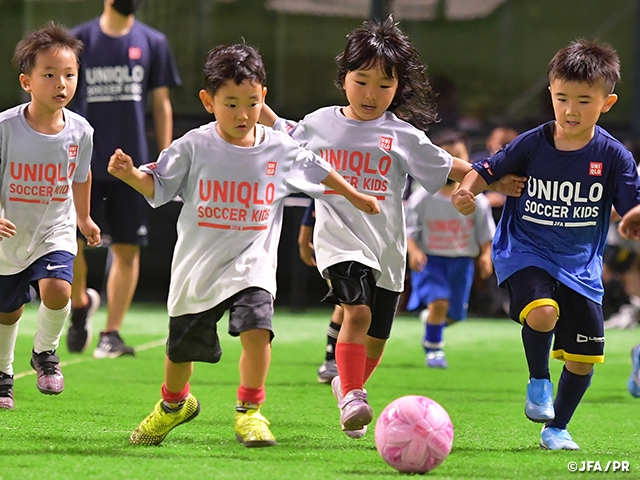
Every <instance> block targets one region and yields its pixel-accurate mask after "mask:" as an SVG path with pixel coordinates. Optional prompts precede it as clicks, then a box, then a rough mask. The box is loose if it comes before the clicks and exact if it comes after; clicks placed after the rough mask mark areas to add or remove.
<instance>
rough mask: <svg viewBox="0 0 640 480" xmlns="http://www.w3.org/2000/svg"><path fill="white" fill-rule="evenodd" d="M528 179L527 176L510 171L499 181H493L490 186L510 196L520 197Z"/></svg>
mask: <svg viewBox="0 0 640 480" xmlns="http://www.w3.org/2000/svg"><path fill="white" fill-rule="evenodd" d="M526 181H527V177H523V176H521V175H514V174H513V173H508V174H506V175H505V176H504V177H502V178H501V179H500V180H498V181H497V182H493V183H492V184H491V185H490V186H489V188H491V189H492V190H495V191H496V192H500V193H504V194H505V195H508V196H510V197H519V196H520V195H522V190H524V184H525V183H526Z"/></svg>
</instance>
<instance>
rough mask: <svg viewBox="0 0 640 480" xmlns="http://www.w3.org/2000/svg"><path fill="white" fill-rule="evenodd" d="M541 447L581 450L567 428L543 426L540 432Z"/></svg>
mask: <svg viewBox="0 0 640 480" xmlns="http://www.w3.org/2000/svg"><path fill="white" fill-rule="evenodd" d="M540 448H544V449H546V450H580V447H579V446H578V444H577V443H576V442H574V441H573V439H572V438H571V434H570V433H569V430H567V429H566V428H563V429H560V428H551V427H542V432H540Z"/></svg>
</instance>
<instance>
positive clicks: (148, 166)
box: [143, 162, 158, 170]
mask: <svg viewBox="0 0 640 480" xmlns="http://www.w3.org/2000/svg"><path fill="white" fill-rule="evenodd" d="M143 167H146V168H148V169H149V170H155V169H156V168H158V164H157V163H156V162H151V163H147V164H146V165H143Z"/></svg>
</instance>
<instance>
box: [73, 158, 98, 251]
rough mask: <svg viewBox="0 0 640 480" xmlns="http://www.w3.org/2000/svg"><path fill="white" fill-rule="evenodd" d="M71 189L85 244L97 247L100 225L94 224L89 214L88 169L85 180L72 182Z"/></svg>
mask: <svg viewBox="0 0 640 480" xmlns="http://www.w3.org/2000/svg"><path fill="white" fill-rule="evenodd" d="M71 189H72V190H73V204H74V205H75V207H76V216H77V223H78V229H79V230H80V233H82V235H84V237H85V238H86V239H87V245H89V246H90V247H97V246H98V245H100V242H101V239H100V227H98V225H96V223H95V222H94V221H93V219H92V218H91V216H90V215H89V209H90V205H91V170H89V177H88V178H87V181H86V182H82V183H81V182H73V183H72V184H71Z"/></svg>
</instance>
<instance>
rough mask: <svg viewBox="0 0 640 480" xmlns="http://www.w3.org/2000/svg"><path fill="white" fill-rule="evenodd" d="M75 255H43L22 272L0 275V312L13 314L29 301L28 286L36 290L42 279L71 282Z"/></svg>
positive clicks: (65, 253)
mask: <svg viewBox="0 0 640 480" xmlns="http://www.w3.org/2000/svg"><path fill="white" fill-rule="evenodd" d="M75 258H76V257H75V255H73V254H71V253H69V252H64V251H61V250H59V251H56V252H51V253H47V254H45V255H43V256H42V257H40V258H39V259H37V260H36V261H35V262H33V263H32V264H31V265H29V266H28V267H27V268H25V269H24V270H23V271H21V272H19V273H15V274H13V275H0V312H5V313H9V312H15V311H16V310H18V309H19V308H20V307H21V306H22V305H24V304H25V303H29V302H30V301H31V292H30V289H29V285H32V286H33V287H34V288H35V289H36V290H37V289H38V280H40V279H42V278H60V279H62V280H66V281H67V282H69V283H72V282H73V260H74V259H75Z"/></svg>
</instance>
